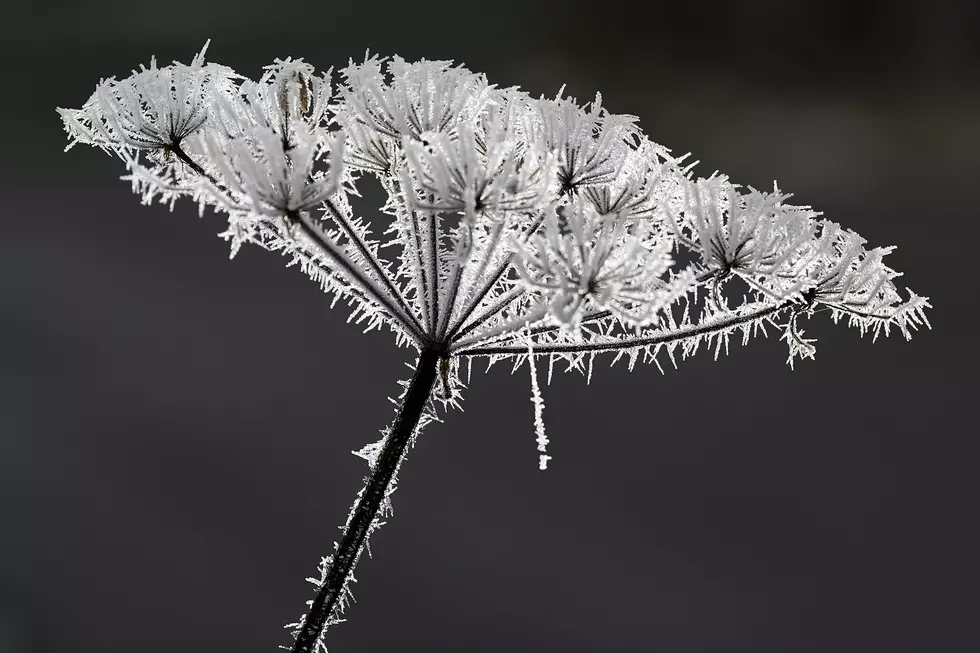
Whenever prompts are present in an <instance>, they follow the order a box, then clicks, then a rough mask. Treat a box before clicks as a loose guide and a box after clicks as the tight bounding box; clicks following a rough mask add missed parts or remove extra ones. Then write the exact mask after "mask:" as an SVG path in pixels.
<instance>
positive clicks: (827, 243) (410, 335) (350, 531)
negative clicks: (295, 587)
mask: <svg viewBox="0 0 980 653" xmlns="http://www.w3.org/2000/svg"><path fill="white" fill-rule="evenodd" d="M206 47H207V46H205V49H206ZM341 75H342V80H341V82H340V84H339V87H338V89H337V91H336V92H334V91H333V89H332V87H331V84H332V80H331V77H332V75H331V71H327V72H326V73H324V74H321V75H317V74H316V73H315V72H314V69H313V67H312V66H311V65H309V64H307V63H305V62H303V61H302V60H292V59H286V60H276V62H275V63H274V64H272V65H271V66H268V67H267V68H266V71H265V74H263V75H262V77H261V79H259V80H258V82H254V81H250V80H247V79H244V78H242V77H241V76H239V75H237V74H235V73H234V72H233V71H232V70H231V69H229V68H226V67H224V66H218V65H215V64H210V63H209V64H205V62H204V50H202V51H201V53H200V54H198V55H197V56H196V57H194V59H193V60H192V61H191V63H190V64H187V65H185V64H182V63H179V62H175V63H173V64H172V65H170V66H166V67H163V68H160V67H158V66H157V65H156V62H155V61H153V60H151V63H150V66H149V68H145V67H141V69H140V70H139V71H134V72H133V74H132V75H130V76H129V77H127V78H125V79H123V80H121V81H117V80H115V79H107V80H103V81H101V82H100V83H99V84H98V86H97V87H96V90H95V92H94V93H93V95H92V96H91V98H89V100H88V101H87V102H86V103H85V104H84V105H83V107H82V108H81V109H59V113H60V114H61V117H62V119H63V122H64V126H65V128H66V130H67V131H68V134H69V137H70V139H71V143H70V144H69V146H68V147H71V146H72V145H74V144H75V143H86V144H89V145H95V146H98V147H100V148H102V149H103V150H105V151H107V152H109V153H112V154H115V155H117V156H118V157H120V158H121V159H122V160H123V161H124V162H125V164H126V166H127V168H128V170H129V174H128V175H127V176H126V177H124V179H128V180H130V181H131V182H132V184H133V189H134V191H135V192H137V193H139V194H140V195H141V196H142V198H143V201H144V203H150V202H152V201H153V199H154V198H159V199H160V200H161V201H163V202H168V203H170V206H171V208H172V207H173V203H174V201H175V200H176V199H177V198H180V197H189V198H192V199H194V200H196V201H197V202H198V204H199V206H200V211H201V213H202V214H203V211H204V207H205V206H211V207H212V208H213V209H214V210H215V211H218V212H222V213H224V214H226V215H227V217H228V228H227V230H226V231H224V232H223V233H222V234H221V236H222V237H224V238H225V239H227V240H228V241H229V242H230V244H231V256H232V257H234V256H235V254H236V253H237V252H238V251H239V248H240V247H241V246H242V245H243V244H245V243H252V244H255V245H258V246H260V247H262V248H265V249H268V250H271V251H279V252H282V253H283V254H284V255H285V256H287V257H289V259H290V262H289V265H294V264H298V265H299V266H300V267H301V269H302V270H303V271H304V272H306V274H308V275H309V276H310V277H312V278H313V279H314V280H315V281H317V282H318V283H319V284H320V286H321V287H322V289H323V290H324V291H325V292H327V293H330V294H332V295H333V296H334V302H336V301H337V300H343V301H345V302H346V303H347V304H348V305H349V306H350V307H352V313H351V319H354V320H356V321H358V322H363V323H364V324H365V326H366V328H365V330H370V329H377V328H381V327H387V328H388V329H390V330H391V331H392V332H393V333H394V335H395V339H396V341H397V342H398V343H399V344H400V345H408V346H410V347H412V348H414V349H415V350H417V352H418V358H417V364H416V367H415V373H414V376H413V377H412V378H411V379H410V380H409V381H404V382H403V383H402V385H403V386H404V389H403V391H402V393H401V395H400V397H399V400H398V401H397V402H396V403H397V404H398V406H399V408H398V411H397V414H396V417H395V420H394V423H393V424H392V425H391V426H390V427H388V428H386V429H384V430H383V432H382V433H383V437H382V438H381V439H380V440H379V441H377V442H375V443H373V444H369V445H367V446H365V447H364V448H363V449H361V450H360V451H358V452H355V453H356V454H357V455H359V456H361V457H363V458H364V459H366V460H367V462H368V466H369V468H370V475H369V477H368V478H367V479H366V485H365V487H364V489H363V490H362V491H361V492H360V494H359V495H358V498H357V501H356V503H355V504H354V506H353V507H352V508H351V511H350V514H349V516H348V519H347V522H346V525H345V526H344V527H343V537H342V539H341V542H340V543H339V544H336V543H335V551H334V553H333V554H332V555H329V556H327V557H325V558H323V560H322V561H321V564H320V569H319V572H320V573H319V575H318V577H316V578H312V579H310V580H311V581H312V582H313V583H315V584H316V586H317V592H316V595H315V598H314V599H313V600H312V601H310V602H308V605H309V610H308V612H307V614H306V615H304V616H303V617H301V618H300V619H299V620H298V621H297V623H295V624H290V626H289V627H290V628H292V629H293V635H294V636H295V643H294V645H293V647H292V650H294V651H302V652H308V651H312V650H314V649H322V650H325V649H326V646H325V644H324V643H323V633H324V632H325V629H326V626H328V625H330V624H334V623H338V622H339V621H342V620H341V619H340V618H339V615H340V614H341V613H342V611H343V610H344V608H345V606H346V604H347V601H348V599H349V597H350V591H349V589H348V584H349V582H350V581H351V580H352V579H353V573H352V572H353V569H354V566H355V565H356V563H357V560H358V558H359V556H360V554H361V552H362V551H363V550H364V549H365V548H366V546H367V541H368V537H369V536H370V534H371V533H372V532H373V531H374V530H375V529H377V528H378V527H379V526H380V525H381V523H382V521H381V520H382V519H384V518H385V517H386V516H387V514H389V513H390V511H391V493H392V492H393V490H394V488H395V484H396V479H397V472H398V469H399V466H400V464H401V462H402V461H403V459H404V457H405V453H406V449H407V447H408V445H409V444H411V443H412V442H413V441H414V439H415V437H417V435H418V433H419V431H420V430H421V428H422V427H423V426H424V425H425V424H427V423H429V422H431V421H438V420H441V419H442V417H443V415H444V414H445V411H446V410H447V409H448V408H451V407H454V406H457V405H458V402H459V401H460V396H461V390H462V389H463V388H464V387H465V384H464V383H463V381H462V379H461V375H460V363H462V362H464V361H465V362H466V363H467V370H468V372H469V370H470V369H471V364H472V361H473V360H474V359H475V358H486V359H487V360H488V363H489V364H492V363H494V362H496V361H500V360H504V359H512V361H513V363H514V365H515V367H517V366H520V365H522V364H523V363H524V362H527V363H528V368H529V370H530V372H531V388H532V398H533V402H534V425H535V431H536V435H537V444H538V450H539V452H540V453H539V466H540V468H541V469H545V468H546V466H547V462H548V460H549V459H550V456H548V455H546V451H547V444H548V438H547V437H546V435H545V428H544V421H543V417H542V412H543V401H542V399H541V395H540V392H539V389H538V380H537V374H536V361H537V360H542V359H543V360H546V361H547V363H548V379H549V380H550V378H551V372H552V369H553V367H554V364H555V363H556V362H561V363H564V364H565V365H566V367H567V369H569V370H579V371H583V372H586V373H587V374H588V375H589V377H590V378H591V371H592V365H593V361H594V359H595V358H596V356H598V355H599V354H603V353H611V354H615V357H614V359H613V362H615V361H618V360H620V359H623V358H625V359H627V360H628V361H629V365H630V368H632V366H633V365H634V364H635V363H636V361H638V360H643V361H645V362H654V363H656V364H657V366H658V367H660V360H661V358H662V354H664V353H666V355H667V356H668V357H669V359H670V360H671V362H672V363H674V364H676V359H677V356H676V354H677V353H679V354H680V357H681V358H686V357H687V356H689V355H691V354H693V353H695V352H696V351H697V350H698V349H699V348H700V347H701V346H702V345H705V346H707V347H712V346H713V347H714V349H715V356H716V357H717V355H718V353H719V351H720V349H721V347H722V346H724V347H725V348H726V350H727V347H728V343H729V340H730V338H731V336H732V335H734V334H737V333H738V332H741V335H742V340H743V342H746V341H748V339H749V338H750V337H751V336H752V335H754V334H757V333H760V332H761V333H765V332H766V328H767V327H769V328H773V329H775V330H776V331H779V332H781V333H782V334H783V335H782V337H783V339H784V340H786V342H787V343H788V346H789V363H790V364H791V365H792V363H793V362H794V360H795V359H796V358H813V356H814V352H815V348H814V345H813V343H814V341H813V339H810V338H804V337H803V331H802V330H800V328H799V325H798V324H799V322H800V320H801V318H804V317H809V316H810V315H812V314H814V313H815V312H818V311H823V310H828V311H830V313H831V316H832V317H833V319H834V320H835V321H837V320H839V319H841V318H844V317H846V318H847V319H848V321H849V323H850V324H851V325H853V326H857V327H858V328H859V329H860V330H861V332H862V334H863V333H864V332H865V331H868V330H871V331H872V332H873V333H874V336H875V338H877V336H878V335H879V334H880V333H881V332H882V331H884V332H885V334H886V335H887V334H888V333H889V331H890V329H891V328H896V329H898V330H899V331H901V332H902V334H903V335H904V336H905V337H906V338H908V337H910V334H911V330H913V329H916V328H918V326H919V325H921V324H926V325H928V321H927V320H926V317H925V309H926V308H928V307H929V303H928V300H927V298H925V297H920V296H918V295H916V294H915V293H912V292H910V291H909V293H908V294H909V296H908V298H903V297H902V296H901V295H900V294H899V291H898V289H897V287H896V286H895V284H894V280H895V278H896V277H898V276H899V273H897V272H895V271H894V270H892V269H890V268H889V267H887V266H886V265H885V264H884V262H883V259H884V256H885V255H886V254H888V253H889V252H890V251H891V250H892V248H875V249H872V250H867V249H865V247H864V244H865V241H864V240H863V239H862V238H861V237H860V236H858V235H857V234H855V233H853V232H851V231H847V230H844V229H842V228H841V227H840V226H839V225H837V224H835V223H833V222H830V221H828V220H823V219H820V217H819V216H820V214H819V213H816V212H814V211H812V210H810V208H809V207H805V206H792V205H789V204H786V200H787V199H789V197H790V196H789V195H786V194H783V193H781V192H779V190H778V189H774V190H773V192H772V193H764V192H760V191H757V190H755V189H752V188H748V189H743V188H742V187H740V186H737V185H735V184H732V183H731V182H729V181H728V180H727V179H726V178H725V177H722V176H717V175H713V176H712V177H710V178H708V179H696V178H694V177H693V176H692V174H691V168H692V167H693V166H688V165H684V163H683V160H684V158H685V157H679V158H676V157H673V156H671V154H670V152H669V150H667V149H666V148H664V147H662V146H660V145H657V144H656V143H653V142H652V141H650V140H649V139H648V138H647V137H646V136H645V135H644V134H643V133H642V132H641V131H640V129H639V127H638V126H637V125H636V118H635V117H634V116H628V115H614V114H611V113H609V112H608V111H607V110H606V109H605V108H603V107H602V98H601V96H599V95H598V94H597V95H596V97H595V100H594V101H593V102H592V103H591V104H590V105H588V106H586V107H581V106H579V105H578V103H577V102H576V101H575V100H574V99H573V98H567V97H562V92H561V91H560V92H559V93H558V96H557V97H556V98H555V99H553V100H548V99H544V98H540V99H535V98H532V97H531V96H530V95H528V94H527V93H525V92H523V91H521V90H519V89H517V88H507V89H498V88H496V87H495V86H492V85H489V84H488V83H487V80H486V78H485V77H484V76H483V75H479V74H476V73H472V72H470V71H469V70H467V69H466V68H463V67H461V66H453V65H452V62H449V61H425V60H423V61H419V62H416V63H408V62H406V61H404V60H403V59H401V58H399V57H397V56H396V57H392V58H391V59H390V60H388V61H387V63H385V62H384V61H383V60H381V59H379V58H377V57H370V56H368V57H366V58H365V60H364V61H363V62H361V63H359V64H355V63H353V62H350V63H349V64H348V65H347V67H345V68H344V69H343V70H342V71H341ZM66 149H67V148H66ZM371 178H373V179H376V180H378V181H379V182H380V184H381V186H382V188H383V189H384V190H385V192H386V193H387V196H388V200H387V203H386V204H385V205H384V207H383V208H382V211H383V213H384V214H385V216H387V217H385V218H383V221H384V225H385V230H384V232H383V234H382V235H380V236H378V235H375V234H373V233H372V232H371V229H370V227H369V224H368V223H367V222H365V221H364V220H362V219H361V218H360V217H358V216H356V215H355V214H354V212H353V209H352V206H351V203H350V202H349V197H350V196H352V195H354V196H357V195H358V191H357V187H358V184H359V183H362V182H365V181H368V180H369V179H371ZM382 247H385V248H388V249H386V250H385V251H389V252H393V255H392V256H388V257H386V256H383V255H382V254H381V251H382V249H381V248H382ZM681 260H685V261H690V263H689V264H686V265H679V264H678V261H681ZM723 290H725V291H726V292H724V293H723ZM740 293H741V299H740V300H737V301H736V300H734V299H732V297H737V296H738V295H739V294H740ZM468 378H469V376H468V375H467V379H468Z"/></svg>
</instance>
